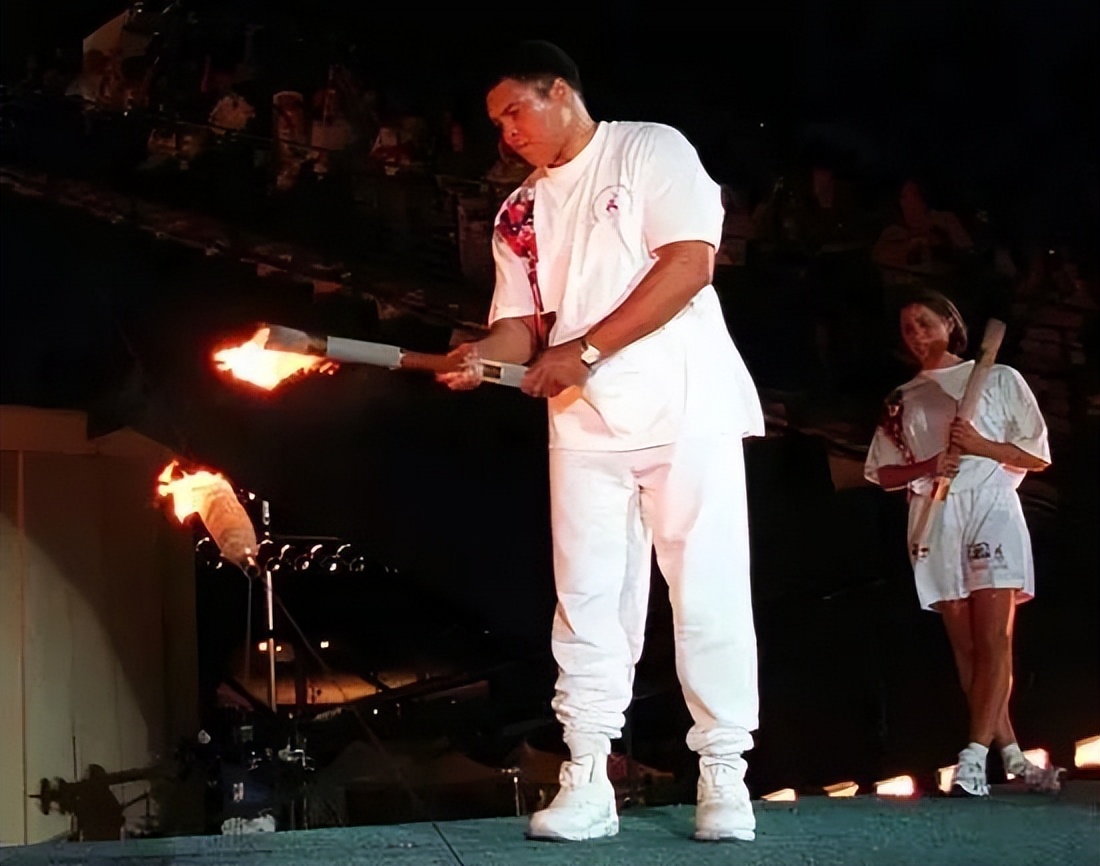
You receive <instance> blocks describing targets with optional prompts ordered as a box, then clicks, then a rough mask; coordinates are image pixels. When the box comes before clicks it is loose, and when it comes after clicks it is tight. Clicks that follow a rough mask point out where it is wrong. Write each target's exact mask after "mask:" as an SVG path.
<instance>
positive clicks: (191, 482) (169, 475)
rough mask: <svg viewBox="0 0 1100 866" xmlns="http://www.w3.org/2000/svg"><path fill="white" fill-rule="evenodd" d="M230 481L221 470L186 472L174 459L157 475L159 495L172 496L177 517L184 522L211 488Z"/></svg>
mask: <svg viewBox="0 0 1100 866" xmlns="http://www.w3.org/2000/svg"><path fill="white" fill-rule="evenodd" d="M228 483H229V482H228V480H227V479H226V477H225V476H224V475H222V474H221V473H220V472H208V471H207V470H205V469H201V470H199V471H198V472H184V471H183V470H182V469H181V468H180V465H179V461H178V460H173V461H172V462H171V463H169V464H168V465H167V466H165V467H164V471H163V472H161V473H160V475H159V476H158V477H157V495H159V496H161V497H168V496H171V497H172V510H173V511H174V512H175V514H176V519H177V520H179V522H180V523H183V521H185V520H186V519H187V518H188V517H190V516H191V515H192V514H195V513H197V512H198V510H199V507H200V506H201V505H202V502H203V499H204V497H205V496H206V493H207V491H208V490H210V488H212V487H216V486H220V485H222V484H228Z"/></svg>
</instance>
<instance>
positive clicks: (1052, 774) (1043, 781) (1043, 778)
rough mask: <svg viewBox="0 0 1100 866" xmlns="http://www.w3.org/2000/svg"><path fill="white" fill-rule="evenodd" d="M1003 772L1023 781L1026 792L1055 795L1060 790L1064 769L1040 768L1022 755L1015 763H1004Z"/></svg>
mask: <svg viewBox="0 0 1100 866" xmlns="http://www.w3.org/2000/svg"><path fill="white" fill-rule="evenodd" d="M1005 772H1008V773H1011V774H1012V775H1013V776H1015V777H1016V778H1017V779H1023V780H1024V784H1026V785H1027V788H1028V790H1029V791H1034V792H1035V793H1037V794H1057V793H1058V792H1059V791H1061V790H1062V777H1063V776H1064V775H1065V774H1066V770H1065V768H1064V767H1053V766H1051V767H1040V766H1039V765H1038V764H1033V763H1031V761H1029V760H1028V759H1027V758H1025V757H1024V756H1023V755H1020V757H1019V760H1017V761H1015V762H1010V763H1006V764H1005Z"/></svg>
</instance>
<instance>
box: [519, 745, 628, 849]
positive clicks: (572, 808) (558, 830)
mask: <svg viewBox="0 0 1100 866" xmlns="http://www.w3.org/2000/svg"><path fill="white" fill-rule="evenodd" d="M558 783H559V784H560V785H561V789H560V790H559V791H558V793H557V796H555V797H554V799H553V801H552V802H551V803H550V805H549V806H547V807H546V808H545V809H540V810H539V811H538V812H535V813H534V814H533V815H531V818H530V820H529V821H528V824H527V838H528V839H551V840H555V841H559V842H580V841H583V840H585V839H600V838H602V837H604V836H614V835H615V834H616V833H618V832H619V813H618V812H617V811H616V809H615V788H614V787H613V786H612V784H611V781H610V780H609V779H608V778H607V755H599V754H596V755H582V756H580V757H579V758H574V759H573V760H571V761H566V762H565V763H563V764H562V765H561V770H560V772H559V773H558Z"/></svg>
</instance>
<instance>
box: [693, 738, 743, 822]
mask: <svg viewBox="0 0 1100 866" xmlns="http://www.w3.org/2000/svg"><path fill="white" fill-rule="evenodd" d="M747 766H748V765H747V764H746V763H745V759H744V758H742V757H741V756H740V755H730V756H727V757H722V758H705V757H704V758H700V759H699V785H698V787H697V788H696V805H695V838H696V839H699V840H700V841H704V842H720V841H723V840H730V839H734V840H738V841H741V842H751V841H752V840H753V839H755V838H756V815H754V814H753V811H752V800H751V799H750V798H749V789H748V788H747V787H746V786H745V770H746V768H747Z"/></svg>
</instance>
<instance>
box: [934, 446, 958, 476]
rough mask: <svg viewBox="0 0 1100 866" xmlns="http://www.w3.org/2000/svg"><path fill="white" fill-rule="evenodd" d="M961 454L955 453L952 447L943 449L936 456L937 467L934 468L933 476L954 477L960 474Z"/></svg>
mask: <svg viewBox="0 0 1100 866" xmlns="http://www.w3.org/2000/svg"><path fill="white" fill-rule="evenodd" d="M960 459H961V455H959V454H957V453H953V452H952V451H951V449H945V450H943V451H941V452H940V453H939V454H937V455H936V457H935V468H934V469H933V470H932V477H933V478H954V477H955V476H956V475H958V474H959V461H960Z"/></svg>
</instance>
